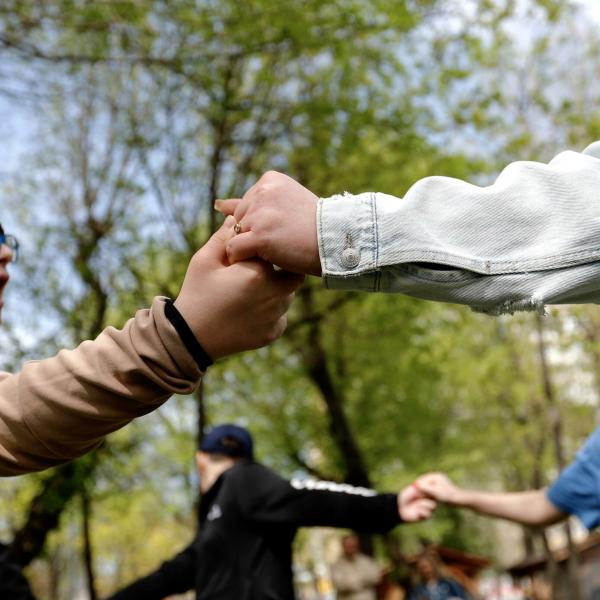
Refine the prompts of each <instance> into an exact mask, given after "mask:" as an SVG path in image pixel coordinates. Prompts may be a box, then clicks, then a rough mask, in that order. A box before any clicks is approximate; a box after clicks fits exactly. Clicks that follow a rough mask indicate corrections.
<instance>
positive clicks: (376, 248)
mask: <svg viewBox="0 0 600 600" xmlns="http://www.w3.org/2000/svg"><path fill="white" fill-rule="evenodd" d="M370 198H371V219H372V225H371V233H372V235H373V242H372V243H373V263H374V266H375V269H376V271H375V273H376V274H375V279H374V281H373V291H374V292H377V291H378V290H379V280H380V277H381V272H380V271H379V270H378V265H379V231H378V229H377V204H376V202H375V193H373V192H371V195H370Z"/></svg>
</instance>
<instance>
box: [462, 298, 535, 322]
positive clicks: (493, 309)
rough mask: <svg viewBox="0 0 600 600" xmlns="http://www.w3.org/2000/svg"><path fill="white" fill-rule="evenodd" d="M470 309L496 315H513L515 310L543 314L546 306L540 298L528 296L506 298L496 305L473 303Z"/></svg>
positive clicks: (492, 315)
mask: <svg viewBox="0 0 600 600" xmlns="http://www.w3.org/2000/svg"><path fill="white" fill-rule="evenodd" d="M471 310H472V311H473V312H477V313H483V314H486V315H490V316H491V317H498V316H500V315H514V314H515V313H517V312H536V313H538V314H539V315H542V316H545V315H546V314H547V313H546V306H545V304H544V301H543V300H542V299H541V298H530V299H528V300H506V301H505V302H503V303H502V304H497V305H496V306H484V305H475V306H471Z"/></svg>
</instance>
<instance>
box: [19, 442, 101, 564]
mask: <svg viewBox="0 0 600 600" xmlns="http://www.w3.org/2000/svg"><path fill="white" fill-rule="evenodd" d="M97 464H98V451H95V452H93V453H92V454H90V455H88V456H86V457H84V458H81V459H79V460H78V461H75V462H72V463H67V464H66V465H63V466H61V467H58V468H57V469H55V470H54V471H53V472H52V474H51V475H50V476H48V477H46V479H45V480H44V481H43V483H42V486H41V489H40V491H39V493H38V494H37V495H36V496H35V497H34V499H33V500H32V501H31V504H30V505H29V511H28V514H27V518H26V520H25V524H24V525H23V526H22V527H21V529H19V530H18V531H17V532H16V534H15V537H14V539H13V541H12V544H11V547H10V556H11V558H12V560H14V561H15V562H16V563H17V564H18V565H20V566H21V567H25V566H27V565H28V564H29V563H30V562H31V561H32V560H33V559H34V558H36V557H37V556H39V554H40V553H41V551H42V550H43V548H44V543H45V542H46V537H47V536H48V533H49V532H51V531H52V530H54V529H55V528H56V527H57V526H58V523H59V520H60V515H61V514H62V512H63V510H64V509H65V507H66V506H67V504H68V503H69V501H70V500H71V499H72V498H73V497H74V496H76V495H77V494H78V493H80V492H81V490H82V489H83V486H84V484H85V481H86V480H87V479H88V478H89V477H90V476H91V475H92V473H93V472H94V470H95V468H96V465H97Z"/></svg>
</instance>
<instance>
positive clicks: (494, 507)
mask: <svg viewBox="0 0 600 600" xmlns="http://www.w3.org/2000/svg"><path fill="white" fill-rule="evenodd" d="M448 504H453V505H455V506H459V507H463V508H469V509H471V510H473V511H475V512H478V513H480V514H482V515H487V516H490V517H498V518H501V519H507V520H509V521H514V522H516V523H521V524H523V525H537V526H546V525H551V524H553V523H556V522H557V521H560V520H561V519H563V518H564V517H565V515H564V514H563V513H562V512H561V511H560V510H558V509H557V508H556V507H555V506H554V505H553V504H552V503H551V502H550V501H549V500H548V499H547V498H546V494H545V491H544V490H530V491H525V492H507V493H503V492H482V491H474V490H460V491H458V492H457V493H456V497H455V498H453V500H452V501H451V502H448Z"/></svg>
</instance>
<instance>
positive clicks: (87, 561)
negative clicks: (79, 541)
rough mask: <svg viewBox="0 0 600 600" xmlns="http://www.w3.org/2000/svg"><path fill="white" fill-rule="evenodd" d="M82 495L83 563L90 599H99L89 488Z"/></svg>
mask: <svg viewBox="0 0 600 600" xmlns="http://www.w3.org/2000/svg"><path fill="white" fill-rule="evenodd" d="M80 496H81V521H82V529H83V564H84V567H85V574H86V579H87V589H88V594H89V597H90V600H97V598H98V594H97V593H96V576H95V573H94V557H93V551H92V535H91V530H90V521H91V510H92V507H91V502H90V497H89V495H88V492H87V490H86V489H85V488H84V489H83V490H82V492H81V494H80Z"/></svg>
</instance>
